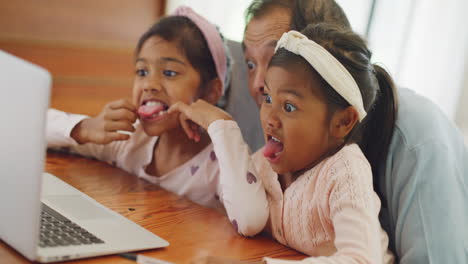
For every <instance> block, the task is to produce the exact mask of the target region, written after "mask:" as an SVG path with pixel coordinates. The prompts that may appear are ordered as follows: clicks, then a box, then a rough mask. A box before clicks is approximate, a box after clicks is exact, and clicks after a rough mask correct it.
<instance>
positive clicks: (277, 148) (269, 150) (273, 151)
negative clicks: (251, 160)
mask: <svg viewBox="0 0 468 264" xmlns="http://www.w3.org/2000/svg"><path fill="white" fill-rule="evenodd" d="M281 151H283V143H281V142H278V141H275V140H273V139H269V140H268V142H267V143H266V144H265V148H264V149H263V156H264V157H266V158H275V157H276V156H277V154H278V153H280V152H281Z"/></svg>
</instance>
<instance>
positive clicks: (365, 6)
mask: <svg viewBox="0 0 468 264" xmlns="http://www.w3.org/2000/svg"><path fill="white" fill-rule="evenodd" d="M336 2H337V3H338V4H339V5H340V6H341V7H342V8H343V10H344V11H345V13H346V15H347V16H348V20H349V22H350V23H351V27H352V28H353V30H354V31H356V32H357V33H359V34H360V35H362V36H364V35H365V33H366V29H367V22H368V19H369V15H370V9H371V5H372V0H352V1H350V0H336Z"/></svg>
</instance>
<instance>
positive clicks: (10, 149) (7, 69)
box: [0, 51, 169, 262]
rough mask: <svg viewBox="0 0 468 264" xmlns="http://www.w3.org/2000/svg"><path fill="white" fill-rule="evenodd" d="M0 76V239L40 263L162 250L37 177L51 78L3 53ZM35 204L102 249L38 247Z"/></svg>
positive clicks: (86, 200)
mask: <svg viewBox="0 0 468 264" xmlns="http://www.w3.org/2000/svg"><path fill="white" fill-rule="evenodd" d="M0 70H1V72H0V89H1V90H0V92H1V94H0V124H1V125H2V126H3V127H2V128H1V129H0V217H1V221H0V239H1V240H3V241H5V242H6V243H7V244H9V245H10V246H11V247H13V248H14V249H16V250H17V251H18V252H20V253H21V254H22V255H24V256H25V257H26V258H28V259H29V260H32V261H35V260H36V261H40V262H54V261H61V260H68V259H77V258H83V257H91V256H99V255H106V254H113V253H120V252H128V251H135V250H142V249H151V248H159V247H165V246H168V245H169V243H168V242H167V241H165V240H163V239H162V238H160V237H158V236H156V235H154V234H153V233H151V232H149V231H147V230H146V229H144V228H142V227H140V226H139V225H137V224H135V223H133V222H131V221H130V220H128V219H126V218H125V217H123V216H121V215H120V214H118V213H116V212H114V211H112V210H110V209H108V208H106V207H104V206H102V205H101V204H99V203H97V202H96V201H94V200H93V199H91V198H90V197H88V196H86V195H85V194H83V193H82V192H80V191H78V190H77V189H75V188H73V187H72V186H70V185H68V184H66V183H65V182H63V181H61V180H60V179H58V178H57V177H55V176H53V175H50V174H47V173H43V171H44V159H45V150H46V145H45V144H46V143H45V124H46V113H47V109H48V106H49V95H50V87H51V76H50V74H49V73H48V72H47V71H46V70H44V69H42V68H40V67H38V66H36V65H33V64H31V63H29V62H26V61H24V60H22V59H19V58H17V57H14V56H12V55H10V54H8V53H6V52H3V51H0ZM41 186H42V188H41ZM41 192H42V194H41ZM41 199H42V202H44V204H46V205H48V206H49V207H51V208H52V209H54V210H55V211H57V212H58V213H60V214H62V215H63V216H65V217H67V218H69V220H71V221H73V222H75V223H76V224H78V225H80V226H82V227H83V228H85V229H86V230H88V231H89V232H91V233H93V234H94V235H96V236H97V237H98V238H100V239H102V240H103V241H104V242H105V243H104V244H93V245H80V246H58V247H48V248H44V247H38V243H39V241H38V240H39V230H40V215H41Z"/></svg>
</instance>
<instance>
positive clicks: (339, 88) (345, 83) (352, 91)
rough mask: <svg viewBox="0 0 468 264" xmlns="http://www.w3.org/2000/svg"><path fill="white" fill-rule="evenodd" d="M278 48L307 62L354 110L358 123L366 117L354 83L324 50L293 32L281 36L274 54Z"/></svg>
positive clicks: (342, 67)
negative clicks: (357, 115) (357, 116)
mask: <svg viewBox="0 0 468 264" xmlns="http://www.w3.org/2000/svg"><path fill="white" fill-rule="evenodd" d="M279 48H285V49H287V50H288V51H290V52H292V53H294V54H297V55H300V56H301V57H303V58H304V59H305V60H307V62H309V63H310V65H312V67H314V69H315V70H316V71H317V72H318V73H319V74H320V76H322V78H323V79H325V81H327V83H328V84H329V85H330V86H331V87H333V89H335V91H336V92H337V93H339V94H340V95H341V96H343V98H344V99H345V100H346V101H347V102H348V103H349V104H350V105H352V106H353V107H354V108H356V110H357V112H358V114H359V121H362V120H363V119H364V117H366V115H367V113H366V110H364V104H363V103H362V96H361V91H360V90H359V87H358V85H357V84H356V81H355V80H354V79H353V76H351V74H350V73H349V72H348V71H347V70H346V68H345V67H344V66H343V65H342V64H341V63H340V62H339V61H338V60H337V59H335V57H333V55H331V54H330V53H329V52H328V51H327V50H326V49H324V48H323V47H322V46H320V45H319V44H317V43H315V42H314V41H312V40H310V39H308V38H307V37H306V36H304V35H303V34H301V33H299V32H297V31H294V30H292V31H289V32H287V33H284V34H283V36H282V37H281V39H280V40H279V41H278V44H276V48H275V53H276V51H277V50H278V49H279Z"/></svg>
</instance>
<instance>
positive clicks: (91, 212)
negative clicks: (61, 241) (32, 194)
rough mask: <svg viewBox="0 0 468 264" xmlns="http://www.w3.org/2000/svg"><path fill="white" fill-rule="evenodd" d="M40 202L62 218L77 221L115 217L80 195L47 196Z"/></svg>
mask: <svg viewBox="0 0 468 264" xmlns="http://www.w3.org/2000/svg"><path fill="white" fill-rule="evenodd" d="M42 200H43V201H44V202H45V203H46V204H48V205H49V206H50V207H52V208H54V209H55V210H56V211H58V212H59V213H61V214H63V215H64V216H70V217H73V218H75V219H77V220H96V219H102V218H113V217H115V215H113V214H112V213H111V212H109V211H107V209H106V208H103V207H100V204H98V203H97V202H96V201H94V200H89V199H86V198H85V197H83V196H81V195H47V196H45V197H43V199H42Z"/></svg>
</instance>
